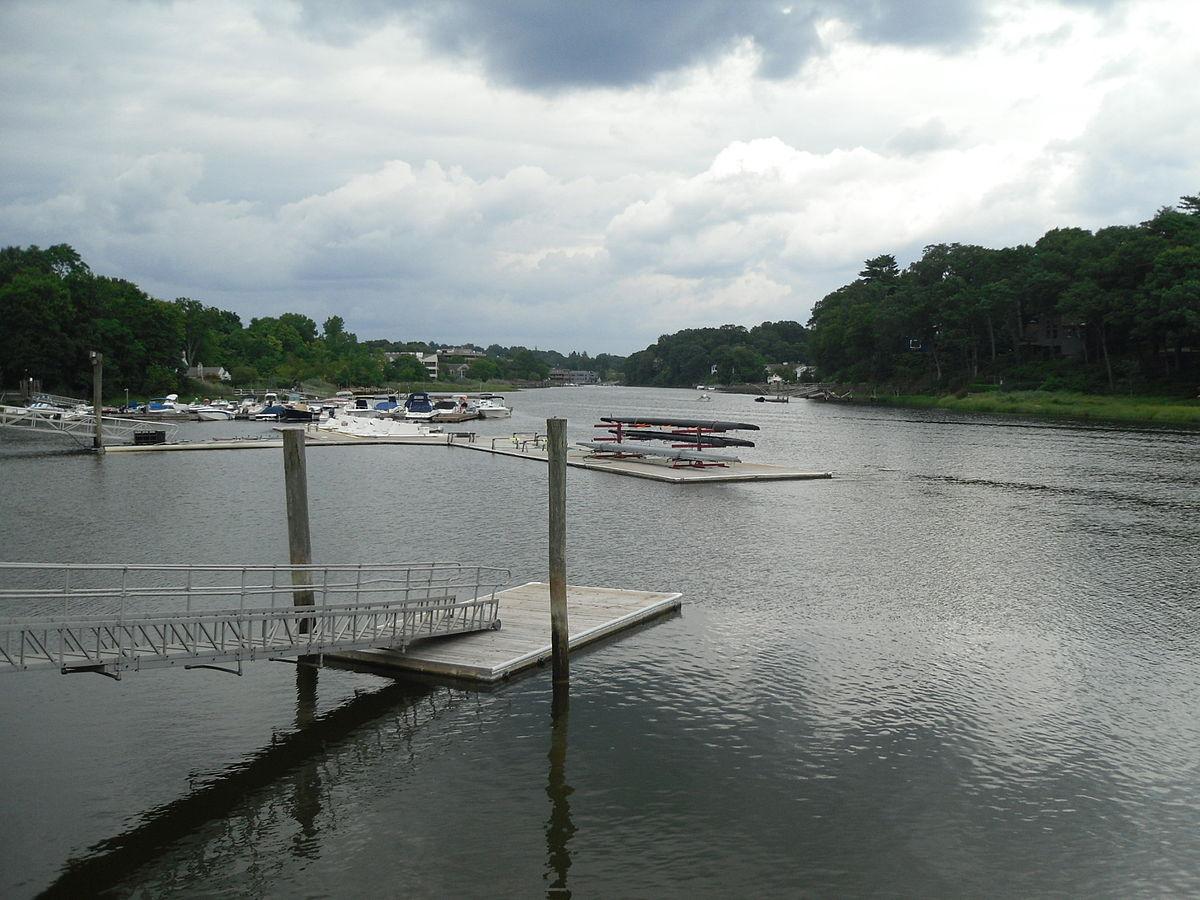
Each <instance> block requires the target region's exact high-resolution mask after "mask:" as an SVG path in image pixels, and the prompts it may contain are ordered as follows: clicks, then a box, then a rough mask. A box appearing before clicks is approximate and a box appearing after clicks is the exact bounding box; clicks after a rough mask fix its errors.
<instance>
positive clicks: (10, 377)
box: [0, 244, 624, 397]
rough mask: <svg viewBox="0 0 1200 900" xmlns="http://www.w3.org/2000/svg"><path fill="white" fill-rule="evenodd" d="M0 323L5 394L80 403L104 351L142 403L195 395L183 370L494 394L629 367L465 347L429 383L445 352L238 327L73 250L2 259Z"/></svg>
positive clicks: (331, 324)
mask: <svg viewBox="0 0 1200 900" xmlns="http://www.w3.org/2000/svg"><path fill="white" fill-rule="evenodd" d="M0 322H2V323H3V327H2V328H0V386H10V387H14V386H16V384H17V382H18V381H19V380H20V379H23V378H34V379H37V380H38V381H40V382H41V384H42V387H43V388H44V389H45V390H54V391H59V392H62V393H67V394H75V395H82V394H84V393H85V392H86V391H87V389H88V386H89V385H90V384H91V364H90V361H89V356H88V354H89V351H92V350H97V351H99V352H100V353H102V354H104V373H105V383H106V384H107V385H109V386H110V392H111V393H112V395H113V396H116V394H117V393H120V392H121V391H123V389H125V388H128V389H129V391H130V393H131V395H132V396H135V397H137V396H146V395H148V394H153V393H165V392H168V391H179V390H186V389H188V388H191V387H194V385H193V384H191V383H189V382H188V381H187V380H186V377H185V376H186V371H187V369H188V368H189V367H193V366H200V365H203V366H206V367H212V368H216V367H221V368H223V369H225V370H226V372H228V373H229V374H230V375H231V376H232V381H231V383H232V384H233V385H236V386H240V387H252V388H253V387H263V386H267V387H271V386H279V387H289V386H292V385H301V384H312V383H322V384H325V385H332V386H337V387H350V386H360V387H391V388H393V389H396V388H398V387H400V386H404V387H405V388H407V389H421V387H425V388H429V387H430V385H432V386H433V388H434V389H439V390H446V389H447V388H448V387H449V388H451V389H456V388H457V389H463V387H464V386H466V385H468V384H470V385H471V386H473V387H475V388H476V389H479V386H480V385H485V387H484V388H483V389H485V390H494V389H496V388H497V387H498V388H502V389H507V388H508V387H509V386H510V385H511V384H512V383H514V382H541V381H543V380H544V379H546V377H547V375H548V373H549V371H550V369H551V368H552V367H556V366H557V367H562V368H565V369H573V370H575V369H579V370H591V371H597V372H599V373H600V376H601V378H606V377H613V376H614V375H618V374H619V373H620V369H621V365H622V363H623V362H624V360H623V359H622V358H621V357H618V356H610V355H608V354H600V355H598V356H596V357H594V358H593V357H589V356H588V355H587V354H586V353H582V354H581V353H577V352H572V353H570V354H566V355H564V354H562V353H559V352H557V351H554V350H537V349H532V350H531V349H529V348H527V347H520V346H516V347H503V346H500V345H498V344H493V345H491V346H489V347H487V349H486V350H484V349H483V348H481V347H476V346H474V345H466V347H464V348H461V349H468V350H474V351H479V352H482V353H483V354H484V355H483V356H471V357H467V356H459V357H456V356H454V355H443V356H442V357H441V358H439V360H438V362H439V376H441V370H440V367H441V366H442V364H443V363H444V364H445V369H446V371H447V373H448V377H447V378H446V380H441V378H440V377H439V380H438V381H437V382H430V381H429V373H428V372H427V371H426V368H425V366H424V364H423V363H422V362H421V360H420V359H419V358H418V357H416V356H413V355H411V354H413V353H420V354H425V355H428V354H433V353H436V352H437V351H438V350H439V349H445V348H446V346H447V345H442V344H437V343H432V342H424V341H409V342H403V341H390V340H370V341H360V340H359V339H358V337H357V336H356V335H355V334H354V333H353V332H350V331H347V330H346V327H345V322H344V321H343V320H342V318H341V317H340V316H330V317H329V318H327V319H326V320H325V322H324V323H323V324H322V326H321V328H320V329H319V330H318V327H317V323H316V322H315V321H313V320H312V319H310V318H309V317H308V316H304V315H301V314H299V313H291V312H288V313H283V314H281V315H279V316H263V317H259V318H253V319H251V320H250V322H249V324H248V325H243V324H242V321H241V318H240V317H239V316H238V315H237V314H236V313H234V312H231V311H229V310H224V309H218V308H217V307H214V306H207V305H205V304H204V303H202V302H200V301H198V300H193V299H191V298H188V297H181V298H179V299H177V300H174V301H165V300H159V299H156V298H154V297H151V296H150V295H148V294H147V293H146V292H145V291H143V290H141V288H139V287H138V286H137V285H136V284H133V283H132V282H130V281H126V280H124V279H121V278H110V277H106V276H101V275H96V274H94V273H93V272H92V271H91V269H90V268H89V267H88V265H87V263H85V262H84V261H83V259H82V258H81V257H80V255H79V254H78V253H77V252H76V251H75V250H74V249H72V248H71V247H69V246H67V245H66V244H58V245H55V246H53V247H49V248H46V249H41V248H39V247H24V248H22V247H6V248H4V249H2V250H0ZM464 367H465V368H464ZM491 385H494V386H495V387H490V386H491ZM200 386H201V387H204V384H201V385H200ZM215 387H217V386H216V385H213V388H215ZM211 391H212V388H210V392H211Z"/></svg>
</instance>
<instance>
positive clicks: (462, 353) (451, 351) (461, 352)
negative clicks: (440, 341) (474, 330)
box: [437, 347, 487, 359]
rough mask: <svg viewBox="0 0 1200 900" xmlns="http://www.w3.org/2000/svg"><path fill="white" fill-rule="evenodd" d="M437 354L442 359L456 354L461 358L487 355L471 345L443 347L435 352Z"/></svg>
mask: <svg viewBox="0 0 1200 900" xmlns="http://www.w3.org/2000/svg"><path fill="white" fill-rule="evenodd" d="M437 355H438V356H440V357H441V358H442V359H445V358H446V357H449V356H458V357H461V358H463V359H482V358H483V357H485V356H487V354H486V353H484V352H483V351H482V350H475V349H473V348H471V347H443V348H442V349H441V350H439V351H438V352H437Z"/></svg>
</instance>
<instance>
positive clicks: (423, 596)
mask: <svg viewBox="0 0 1200 900" xmlns="http://www.w3.org/2000/svg"><path fill="white" fill-rule="evenodd" d="M510 577H511V576H510V573H509V571H508V570H507V569H501V568H496V567H490V566H475V565H463V564H459V563H444V562H434V563H416V564H410V565H337V566H321V565H304V566H295V565H280V566H270V565H259V566H211V565H210V566H200V565H197V566H191V565H163V566H140V565H129V566H123V565H95V566H88V565H65V564H63V565H58V564H34V563H7V562H6V563H0V671H9V672H21V671H34V670H39V669H40V670H43V671H55V670H57V671H59V672H61V673H63V674H70V673H73V672H98V673H101V674H104V675H110V676H112V677H115V678H119V677H120V675H121V673H122V672H126V671H137V670H140V669H149V668H159V667H166V666H180V667H183V668H185V669H190V668H222V665H221V664H229V663H236V665H237V669H236V670H232V669H231V670H229V671H236V672H237V673H238V674H241V665H242V663H243V662H246V661H250V660H256V659H270V658H286V657H295V656H312V655H316V656H319V655H321V654H323V653H329V652H334V651H338V650H365V649H368V648H380V647H393V648H398V649H403V648H404V647H406V646H407V645H408V644H409V643H411V642H412V641H415V640H420V639H423V638H430V637H438V636H441V635H451V634H463V633H466V632H471V631H483V630H487V629H498V628H499V627H500V614H499V600H498V599H497V597H496V593H497V591H498V590H499V589H501V588H503V587H504V585H505V584H506V583H507V582H508V581H509V579H510ZM297 599H299V600H301V601H304V602H305V603H307V604H310V605H303V606H297V605H295V601H296V600H297Z"/></svg>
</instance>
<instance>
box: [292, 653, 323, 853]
mask: <svg viewBox="0 0 1200 900" xmlns="http://www.w3.org/2000/svg"><path fill="white" fill-rule="evenodd" d="M317 675H318V669H317V667H316V666H314V665H304V664H301V665H298V666H296V728H297V730H303V729H305V728H309V727H311V726H312V724H313V723H314V722H315V721H316V718H317ZM292 782H293V784H292V818H293V819H295V820H296V824H297V825H298V826H299V831H298V832H297V833H296V835H295V837H294V838H293V839H292V855H293V856H295V857H296V858H297V859H313V858H315V857H316V856H317V849H318V829H317V817H318V816H319V815H320V814H321V770H320V760H319V759H318V758H317V757H316V756H310V757H309V758H308V759H306V760H305V761H304V762H303V763H302V764H301V765H300V766H299V768H297V770H296V773H295V775H294V776H293V777H292Z"/></svg>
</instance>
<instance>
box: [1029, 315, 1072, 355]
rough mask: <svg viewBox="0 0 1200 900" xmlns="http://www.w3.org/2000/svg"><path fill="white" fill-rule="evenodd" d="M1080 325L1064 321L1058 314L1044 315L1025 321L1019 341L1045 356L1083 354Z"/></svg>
mask: <svg viewBox="0 0 1200 900" xmlns="http://www.w3.org/2000/svg"><path fill="white" fill-rule="evenodd" d="M1083 339H1084V331H1083V326H1082V325H1073V324H1069V323H1067V322H1064V321H1063V319H1062V318H1061V317H1060V316H1044V317H1041V318H1037V319H1030V320H1029V321H1028V322H1026V323H1025V328H1024V331H1023V333H1022V335H1021V343H1022V344H1023V345H1024V346H1026V347H1030V348H1033V349H1035V350H1037V351H1039V352H1041V353H1042V354H1043V355H1045V356H1067V357H1076V356H1082V355H1083Z"/></svg>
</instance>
